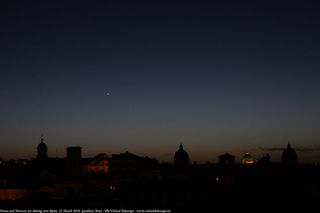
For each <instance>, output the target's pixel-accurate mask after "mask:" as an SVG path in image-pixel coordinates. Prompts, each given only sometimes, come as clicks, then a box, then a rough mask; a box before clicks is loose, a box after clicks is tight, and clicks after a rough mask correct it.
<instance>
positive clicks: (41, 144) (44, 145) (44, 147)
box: [37, 141, 48, 150]
mask: <svg viewBox="0 0 320 213" xmlns="http://www.w3.org/2000/svg"><path fill="white" fill-rule="evenodd" d="M37 149H38V150H47V149H48V147H47V145H46V144H45V143H44V142H43V141H41V143H39V145H38V147H37Z"/></svg>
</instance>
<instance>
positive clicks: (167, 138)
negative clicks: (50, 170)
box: [0, 0, 320, 162]
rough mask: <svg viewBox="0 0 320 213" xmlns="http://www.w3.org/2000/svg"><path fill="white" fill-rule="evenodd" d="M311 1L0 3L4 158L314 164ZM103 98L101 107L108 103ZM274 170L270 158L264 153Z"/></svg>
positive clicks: (317, 115) (317, 34)
mask: <svg viewBox="0 0 320 213" xmlns="http://www.w3.org/2000/svg"><path fill="white" fill-rule="evenodd" d="M319 9H320V5H319V3H315V1H222V0H221V1H183V2H176V1H175V2H174V1H119V0H117V1H94V2H92V1H68V2H65V1H12V0H10V1H9V0H8V1H1V6H0V26H1V29H0V31H1V33H0V38H1V40H0V45H1V48H0V72H1V76H0V98H1V105H0V118H1V119H0V126H1V128H0V150H1V151H0V157H3V158H12V157H33V156H35V147H36V146H37V144H38V143H39V141H40V135H41V134H44V135H45V141H46V143H47V145H48V147H49V155H50V156H55V155H56V151H57V153H58V155H59V156H61V157H62V156H64V155H65V147H66V146H69V145H80V146H82V147H83V152H84V155H86V156H92V155H94V154H96V153H98V152H106V153H108V154H112V153H118V152H123V151H126V150H129V151H131V152H134V153H136V154H139V155H143V156H144V155H149V156H152V157H156V158H158V159H160V160H166V161H167V160H172V153H174V152H175V151H176V149H177V148H178V145H179V143H180V142H182V143H183V144H184V146H185V148H186V149H187V151H189V155H190V157H191V160H192V161H195V160H197V161H216V160H217V156H218V155H219V154H221V153H224V152H226V151H227V152H230V153H233V154H235V155H236V156H237V157H238V159H239V160H240V158H241V156H242V155H243V154H244V153H245V152H251V153H252V154H253V155H254V156H255V157H259V156H261V155H262V154H263V153H264V151H263V150H262V149H261V148H273V147H285V146H286V143H287V141H288V140H291V141H292V145H293V147H300V148H311V149H315V151H312V152H308V153H305V152H303V153H302V152H298V154H299V155H300V156H301V160H302V161H305V162H313V161H317V162H319V161H320V157H319V152H318V151H317V149H319V148H320V146H319V145H318V144H319V140H320V125H319V119H320V84H319V80H320V72H319V68H320V62H319V58H320V52H319V50H320V41H319V38H320V28H319V23H320V16H319V14H320V10H319ZM108 93H109V94H110V95H108ZM270 154H271V157H273V158H274V159H275V160H278V159H279V154H280V153H270Z"/></svg>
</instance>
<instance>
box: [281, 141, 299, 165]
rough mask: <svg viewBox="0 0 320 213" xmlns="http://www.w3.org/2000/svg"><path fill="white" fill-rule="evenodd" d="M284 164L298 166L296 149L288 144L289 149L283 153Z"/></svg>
mask: <svg viewBox="0 0 320 213" xmlns="http://www.w3.org/2000/svg"><path fill="white" fill-rule="evenodd" d="M281 160H282V163H284V164H297V163H298V156H297V153H296V151H295V150H294V149H292V148H291V145H290V143H288V146H287V148H286V149H285V150H284V151H283V153H282V156H281Z"/></svg>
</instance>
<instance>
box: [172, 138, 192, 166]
mask: <svg viewBox="0 0 320 213" xmlns="http://www.w3.org/2000/svg"><path fill="white" fill-rule="evenodd" d="M173 162H174V165H175V166H177V167H186V166H188V165H189V155H188V153H187V152H186V151H185V150H184V149H183V146H182V144H180V146H179V150H178V151H176V153H175V154H174V159H173Z"/></svg>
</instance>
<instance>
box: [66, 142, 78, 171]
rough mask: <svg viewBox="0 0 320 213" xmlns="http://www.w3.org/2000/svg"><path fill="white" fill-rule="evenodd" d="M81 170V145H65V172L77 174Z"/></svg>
mask: <svg viewBox="0 0 320 213" xmlns="http://www.w3.org/2000/svg"><path fill="white" fill-rule="evenodd" d="M80 171H81V147H79V146H74V147H67V173H68V174H69V175H79V174H80Z"/></svg>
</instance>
